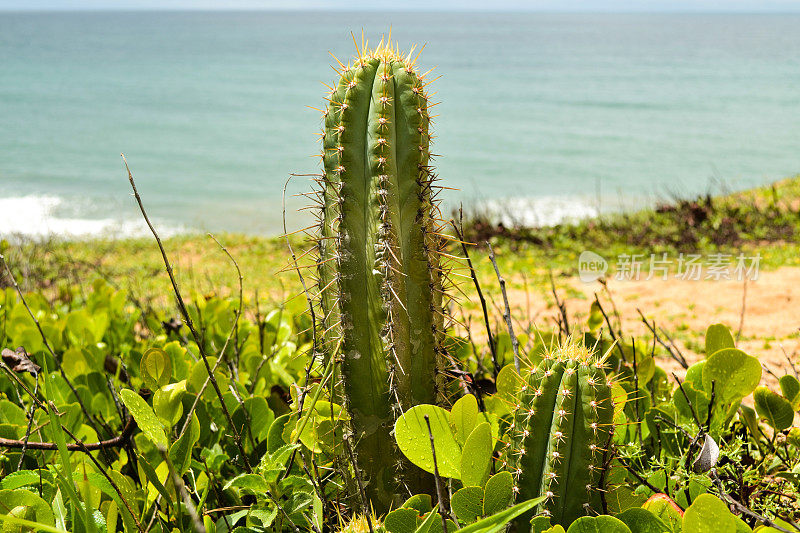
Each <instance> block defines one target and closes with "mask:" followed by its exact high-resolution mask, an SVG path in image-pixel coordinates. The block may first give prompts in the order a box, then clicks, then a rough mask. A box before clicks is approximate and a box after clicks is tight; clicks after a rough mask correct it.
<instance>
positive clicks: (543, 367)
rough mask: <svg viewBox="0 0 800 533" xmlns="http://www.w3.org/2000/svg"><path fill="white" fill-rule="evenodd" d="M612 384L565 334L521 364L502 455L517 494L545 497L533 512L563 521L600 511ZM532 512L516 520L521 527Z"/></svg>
mask: <svg viewBox="0 0 800 533" xmlns="http://www.w3.org/2000/svg"><path fill="white" fill-rule="evenodd" d="M613 422H614V403H613V399H612V396H611V387H610V383H609V381H608V378H607V377H606V374H605V372H604V371H603V364H602V362H601V361H597V360H596V359H595V358H594V357H593V356H592V354H591V353H590V351H589V350H587V349H586V348H585V347H584V346H583V345H580V344H576V343H575V342H574V341H568V342H567V343H566V344H565V345H564V346H563V347H561V348H558V349H556V350H555V351H554V352H553V353H550V354H547V355H546V356H545V358H544V360H543V361H542V362H541V363H540V364H539V365H538V366H537V367H536V368H533V369H529V370H527V371H525V370H523V376H522V387H521V389H520V392H519V395H518V403H517V405H516V408H515V410H514V419H513V423H512V425H511V428H510V437H511V438H510V439H509V445H508V447H507V449H506V455H505V460H506V463H507V465H508V466H509V467H510V468H511V471H512V473H513V474H514V475H515V478H516V482H515V492H517V497H518V499H520V500H521V501H524V500H527V499H529V498H538V497H541V496H546V497H547V499H546V501H545V502H544V503H543V504H541V505H540V506H539V507H538V508H537V509H535V510H534V514H540V515H545V516H549V517H550V519H551V523H552V524H553V525H556V524H561V525H562V526H563V527H564V528H567V527H568V526H569V524H570V523H572V522H573V521H574V520H575V519H577V518H579V517H581V516H583V515H585V514H587V512H589V510H590V509H593V510H594V511H597V512H600V511H601V509H602V507H601V502H600V491H601V490H603V487H600V486H599V485H600V483H601V474H602V471H603V467H604V457H605V450H606V449H607V447H608V446H609V444H610V441H611V438H610V437H611V435H612V434H613V431H614V425H613ZM530 517H531V514H529V515H528V516H523V517H522V518H520V519H518V521H517V524H518V530H519V531H527V530H528V527H529V526H528V525H527V524H528V521H529V520H530Z"/></svg>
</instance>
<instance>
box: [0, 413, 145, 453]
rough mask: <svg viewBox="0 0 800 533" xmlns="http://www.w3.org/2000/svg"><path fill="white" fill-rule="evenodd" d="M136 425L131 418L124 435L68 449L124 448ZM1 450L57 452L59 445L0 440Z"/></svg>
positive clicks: (85, 450)
mask: <svg viewBox="0 0 800 533" xmlns="http://www.w3.org/2000/svg"><path fill="white" fill-rule="evenodd" d="M135 427H136V425H135V423H134V421H133V418H129V419H128V422H127V423H126V424H125V427H124V428H123V429H122V433H120V434H119V435H117V436H116V437H114V438H113V439H108V440H101V441H100V442H90V443H88V444H72V443H70V444H67V449H68V450H70V451H73V452H86V453H89V452H92V451H97V450H100V449H101V448H116V447H121V446H124V445H125V443H126V442H127V441H128V439H129V438H130V436H131V434H132V433H133V430H134V429H135ZM0 448H13V449H18V448H23V449H24V448H27V449H29V450H57V449H58V445H57V444H56V443H55V442H26V441H25V440H12V439H3V438H0Z"/></svg>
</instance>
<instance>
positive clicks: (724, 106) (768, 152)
mask: <svg viewBox="0 0 800 533" xmlns="http://www.w3.org/2000/svg"><path fill="white" fill-rule="evenodd" d="M390 26H391V27H392V31H393V37H394V39H395V40H397V41H398V42H399V43H400V45H401V47H407V46H409V45H410V44H412V43H419V44H423V43H424V44H426V45H427V46H426V48H425V50H424V52H423V53H422V56H421V58H420V64H421V66H422V67H423V69H428V68H431V67H434V66H435V67H436V71H435V72H436V73H438V74H440V75H441V76H442V77H441V79H439V80H438V81H436V82H435V83H434V84H433V85H432V88H433V89H434V90H436V91H438V93H437V94H436V96H435V97H434V99H435V100H440V101H441V102H442V103H441V104H440V105H439V106H438V107H437V108H436V109H437V110H438V113H439V117H438V118H437V119H436V123H435V131H436V134H437V135H438V137H437V139H436V144H435V146H434V152H435V153H437V154H441V157H440V158H439V159H438V160H437V162H436V164H437V167H438V170H439V174H440V176H441V177H442V178H443V179H444V181H445V185H448V186H452V187H458V188H460V189H461V191H460V192H450V191H447V194H446V200H447V201H448V202H449V203H450V205H455V204H456V203H458V202H460V201H464V202H465V203H470V204H474V203H476V202H489V204H490V205H491V206H492V207H493V208H495V209H499V210H503V211H507V212H510V213H512V214H513V215H514V216H516V217H519V218H525V219H527V220H539V221H542V222H550V221H553V220H556V219H558V218H559V217H562V216H565V215H566V216H570V215H582V214H586V213H590V212H593V211H594V210H596V209H597V208H598V205H599V206H600V208H601V209H603V208H605V207H606V206H618V205H619V204H620V203H621V204H624V205H626V206H628V207H630V206H635V205H638V204H640V203H644V202H647V201H652V199H653V198H656V197H659V196H664V195H667V194H669V193H672V192H677V193H681V194H692V193H698V192H704V191H706V190H707V189H709V188H710V187H713V183H712V182H714V181H717V180H718V181H720V182H723V183H725V184H726V185H727V186H729V187H731V188H741V187H746V186H750V185H755V184H760V183H764V182H766V181H768V180H772V179H778V178H781V177H784V176H788V175H791V174H794V173H798V172H800V16H798V15H664V14H660V15H646V14H637V15H588V14H570V15H557V14H513V13H512V14H485V13H475V14H463V13H315V12H258V13H242V12H238V13H235V12H227V13H226V12H223V13H220V12H214V13H204V12H175V13H171V12H168V13H155V12H145V13H133V12H131V13H36V14H34V13H0V234H4V233H10V232H13V231H21V232H24V233H29V234H41V233H45V232H48V231H49V232H69V233H73V234H95V233H98V232H101V231H105V230H109V229H114V230H121V231H123V232H128V233H135V232H137V231H140V229H141V225H140V223H139V222H138V217H137V213H136V211H135V209H134V204H133V201H132V199H131V198H130V195H129V189H128V184H127V180H126V175H125V173H124V167H123V165H122V161H121V159H120V157H119V154H120V152H125V154H126V156H127V157H128V160H129V162H130V163H131V165H132V168H133V171H134V174H135V176H136V178H137V182H138V185H139V189H140V192H141V193H142V195H143V196H144V198H145V202H146V204H147V205H148V206H149V209H150V211H151V214H152V215H153V217H154V218H156V219H157V220H158V223H159V225H160V226H161V227H162V228H165V229H168V230H172V231H177V230H180V229H202V230H211V231H219V230H237V231H247V232H252V233H267V234H275V233H279V232H280V219H281V189H282V187H283V183H284V181H285V180H286V179H287V177H288V175H289V173H292V172H295V173H301V174H302V173H310V172H315V171H317V170H318V167H317V165H318V163H317V159H314V158H312V157H310V156H311V155H312V154H315V153H317V152H318V150H319V148H318V144H317V141H316V136H315V135H314V133H315V132H317V131H318V130H319V127H320V117H319V114H318V113H317V112H316V111H314V110H312V109H309V108H308V107H306V106H314V107H320V106H321V105H322V103H323V100H322V97H323V94H324V92H325V88H324V86H323V85H322V84H321V83H320V82H322V81H324V82H327V83H331V82H332V81H333V80H334V78H335V73H334V72H333V70H331V68H330V66H329V64H330V63H331V62H332V59H331V58H330V56H329V55H328V51H331V52H332V53H334V54H336V55H337V56H339V57H340V58H346V57H348V56H349V55H350V54H352V52H353V51H354V49H353V43H352V41H351V38H350V31H351V30H353V31H355V32H356V33H357V34H359V39H360V33H361V30H362V29H364V31H365V33H366V35H367V36H368V37H369V38H370V39H371V40H375V39H379V38H380V34H381V33H383V32H385V31H387V30H388V28H389V27H390ZM307 179H308V178H295V181H294V182H293V183H292V184H291V185H290V188H289V194H293V193H297V192H300V191H303V190H306V189H307V188H308V187H309V184H308V182H307ZM288 205H289V215H290V216H289V224H290V229H291V228H292V227H294V228H296V227H299V226H300V225H302V223H303V221H302V219H301V218H302V217H301V215H296V214H294V210H295V209H296V208H297V207H298V206H300V205H302V202H301V201H300V200H298V199H290V200H289V202H288Z"/></svg>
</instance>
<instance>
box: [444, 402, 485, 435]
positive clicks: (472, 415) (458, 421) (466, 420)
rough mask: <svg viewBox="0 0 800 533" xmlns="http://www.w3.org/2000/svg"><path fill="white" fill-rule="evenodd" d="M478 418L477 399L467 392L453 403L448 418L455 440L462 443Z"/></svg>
mask: <svg viewBox="0 0 800 533" xmlns="http://www.w3.org/2000/svg"><path fill="white" fill-rule="evenodd" d="M477 419H478V400H477V399H475V396H473V395H472V394H467V395H466V396H463V397H462V398H459V400H458V401H457V402H456V403H455V404H453V408H452V409H451V410H450V415H449V417H448V420H449V421H450V427H452V428H453V431H454V432H455V434H456V440H458V443H459V444H461V445H463V444H464V442H466V440H467V437H468V436H469V434H470V433H472V430H473V429H475V422H476V421H477Z"/></svg>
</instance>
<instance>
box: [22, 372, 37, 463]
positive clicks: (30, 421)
mask: <svg viewBox="0 0 800 533" xmlns="http://www.w3.org/2000/svg"><path fill="white" fill-rule="evenodd" d="M34 377H35V378H36V384H35V385H34V388H33V394H34V395H36V394H39V375H38V374H36V375H35V376H34ZM35 412H36V404H35V403H32V404H31V408H30V409H28V427H27V428H26V429H25V438H24V439H22V442H23V445H22V451H21V452H20V453H19V461H18V462H17V471H20V470H21V469H22V462H23V461H24V460H25V452H26V451H27V450H28V440H30V438H31V430H32V429H33V415H34V413H35Z"/></svg>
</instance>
